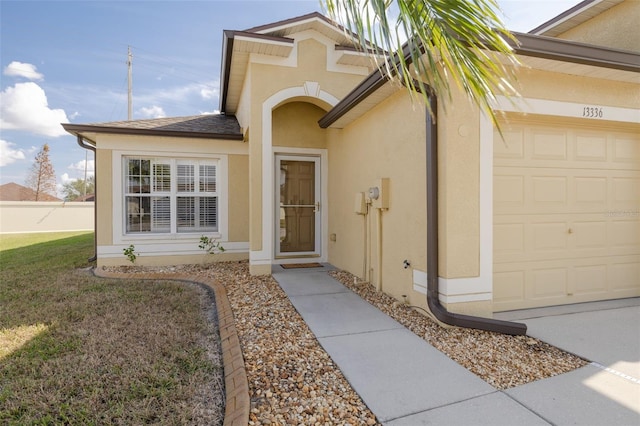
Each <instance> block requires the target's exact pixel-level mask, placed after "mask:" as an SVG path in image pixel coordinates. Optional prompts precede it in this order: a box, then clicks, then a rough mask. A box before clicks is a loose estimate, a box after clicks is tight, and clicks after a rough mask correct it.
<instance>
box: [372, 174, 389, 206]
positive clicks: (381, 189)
mask: <svg viewBox="0 0 640 426" xmlns="http://www.w3.org/2000/svg"><path fill="white" fill-rule="evenodd" d="M375 188H377V195H378V197H377V198H371V201H372V205H373V207H374V208H376V209H385V210H386V209H388V208H389V178H382V179H378V181H377V182H376V187H375ZM371 189H373V188H371ZM371 189H370V190H369V191H371Z"/></svg>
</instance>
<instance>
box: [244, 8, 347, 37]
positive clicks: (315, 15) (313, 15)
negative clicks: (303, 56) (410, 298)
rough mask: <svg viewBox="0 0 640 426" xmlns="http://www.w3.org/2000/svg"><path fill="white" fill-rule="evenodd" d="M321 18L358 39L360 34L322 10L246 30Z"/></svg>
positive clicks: (258, 29) (256, 30) (254, 30)
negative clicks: (324, 13) (329, 16)
mask: <svg viewBox="0 0 640 426" xmlns="http://www.w3.org/2000/svg"><path fill="white" fill-rule="evenodd" d="M314 18H317V19H320V20H322V21H324V22H326V23H327V24H329V25H331V26H333V27H335V28H336V29H338V30H340V31H342V32H343V33H345V34H346V33H349V34H350V35H351V37H352V38H353V39H354V40H358V35H357V34H355V33H354V32H352V31H349V30H347V29H346V28H345V27H343V26H342V25H340V24H339V23H337V22H335V21H332V20H331V19H329V18H328V17H326V16H324V15H323V14H322V13H320V12H311V13H308V14H306V15H302V16H297V17H295V18H290V19H285V20H282V21H278V22H274V23H271V24H266V25H260V26H258V27H253V28H249V29H248V30H245V31H246V32H252V33H255V32H261V31H268V30H272V29H275V28H278V27H283V26H286V25H291V24H297V23H298V22H302V21H307V20H309V19H314Z"/></svg>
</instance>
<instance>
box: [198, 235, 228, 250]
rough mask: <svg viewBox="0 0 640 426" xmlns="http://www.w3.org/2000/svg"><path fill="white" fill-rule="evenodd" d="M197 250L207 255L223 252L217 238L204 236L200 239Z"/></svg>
mask: <svg viewBox="0 0 640 426" xmlns="http://www.w3.org/2000/svg"><path fill="white" fill-rule="evenodd" d="M198 248H200V249H202V250H204V251H206V252H207V253H209V254H218V253H222V252H224V247H223V246H222V244H220V241H218V239H217V238H209V237H207V236H206V235H203V236H201V237H200V244H199V245H198Z"/></svg>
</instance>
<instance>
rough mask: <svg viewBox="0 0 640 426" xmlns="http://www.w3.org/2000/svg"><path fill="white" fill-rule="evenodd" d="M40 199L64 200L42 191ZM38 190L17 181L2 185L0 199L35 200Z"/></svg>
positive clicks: (0, 186)
mask: <svg viewBox="0 0 640 426" xmlns="http://www.w3.org/2000/svg"><path fill="white" fill-rule="evenodd" d="M38 198H40V201H62V200H61V199H60V198H57V197H54V196H53V195H51V194H47V193H42V194H40V196H39V197H38ZM35 200H36V192H35V191H34V190H33V189H31V188H27V187H26V186H22V185H20V184H18V183H15V182H9V183H5V184H4V185H0V201H35Z"/></svg>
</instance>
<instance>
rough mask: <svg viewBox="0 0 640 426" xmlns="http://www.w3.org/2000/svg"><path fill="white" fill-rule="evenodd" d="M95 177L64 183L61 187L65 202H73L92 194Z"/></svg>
mask: <svg viewBox="0 0 640 426" xmlns="http://www.w3.org/2000/svg"><path fill="white" fill-rule="evenodd" d="M95 182H96V180H95V177H93V176H89V177H88V178H87V180H86V181H85V180H84V179H76V180H72V181H70V182H67V183H65V184H64V185H63V186H62V193H63V194H64V200H65V201H74V200H76V199H78V198H80V197H82V196H84V195H86V194H93V193H94V191H95Z"/></svg>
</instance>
